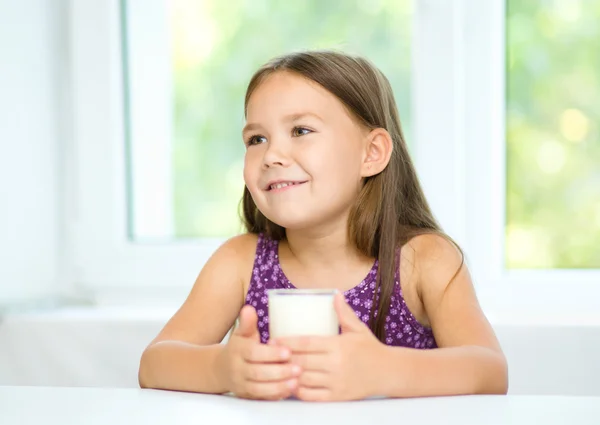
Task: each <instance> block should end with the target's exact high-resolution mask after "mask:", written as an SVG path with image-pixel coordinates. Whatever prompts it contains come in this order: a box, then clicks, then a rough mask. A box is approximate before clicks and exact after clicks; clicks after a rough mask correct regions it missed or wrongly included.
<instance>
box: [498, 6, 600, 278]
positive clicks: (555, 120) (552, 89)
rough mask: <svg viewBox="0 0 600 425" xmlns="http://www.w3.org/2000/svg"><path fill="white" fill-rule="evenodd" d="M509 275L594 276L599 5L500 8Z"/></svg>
mask: <svg viewBox="0 0 600 425" xmlns="http://www.w3.org/2000/svg"><path fill="white" fill-rule="evenodd" d="M507 5H508V16H507V18H508V20H507V193H506V196H507V210H506V214H507V223H506V242H507V243H506V247H507V248H506V259H507V260H506V263H507V267H508V268H541V267H543V268H600V128H599V123H600V71H599V70H600V26H599V25H598V22H600V0H587V1H579V0H572V1H561V0H555V1H544V0H527V1H524V0H508V2H507Z"/></svg>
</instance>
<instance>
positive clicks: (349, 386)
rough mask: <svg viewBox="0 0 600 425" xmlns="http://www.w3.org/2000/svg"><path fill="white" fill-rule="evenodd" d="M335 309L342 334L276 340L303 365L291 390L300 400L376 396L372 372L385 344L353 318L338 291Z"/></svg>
mask: <svg viewBox="0 0 600 425" xmlns="http://www.w3.org/2000/svg"><path fill="white" fill-rule="evenodd" d="M335 309H336V312H337V315H338V319H339V322H340V326H341V328H342V334H341V335H338V336H332V337H295V338H281V339H278V340H277V341H276V343H277V345H280V346H282V347H287V348H289V349H290V350H291V351H292V363H294V364H296V365H298V366H300V367H301V368H302V373H301V375H300V378H299V385H298V388H297V389H296V391H295V392H294V394H295V396H296V397H297V398H299V399H300V400H306V401H342V400H359V399H363V398H367V397H370V396H373V395H378V394H377V388H378V386H377V379H378V374H377V373H375V371H376V370H377V367H378V366H377V365H378V362H380V361H381V360H380V354H382V352H383V350H384V349H385V345H383V344H382V343H381V342H379V340H378V339H377V338H376V337H375V335H373V333H372V332H371V330H370V329H369V328H368V327H367V326H366V325H365V324H364V323H363V322H362V321H361V320H359V319H358V318H357V317H356V314H355V313H354V310H353V309H352V308H351V307H350V306H349V305H348V304H346V301H345V300H344V297H343V296H342V295H341V294H336V297H335Z"/></svg>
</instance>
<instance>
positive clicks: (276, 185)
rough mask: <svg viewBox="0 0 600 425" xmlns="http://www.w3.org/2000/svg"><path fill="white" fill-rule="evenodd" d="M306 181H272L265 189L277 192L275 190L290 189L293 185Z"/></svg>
mask: <svg viewBox="0 0 600 425" xmlns="http://www.w3.org/2000/svg"><path fill="white" fill-rule="evenodd" d="M304 183H306V182H305V181H304V182H279V183H273V184H272V185H270V186H269V187H268V188H267V191H269V192H277V191H281V190H284V189H290V188H292V187H294V186H300V185H301V184H304Z"/></svg>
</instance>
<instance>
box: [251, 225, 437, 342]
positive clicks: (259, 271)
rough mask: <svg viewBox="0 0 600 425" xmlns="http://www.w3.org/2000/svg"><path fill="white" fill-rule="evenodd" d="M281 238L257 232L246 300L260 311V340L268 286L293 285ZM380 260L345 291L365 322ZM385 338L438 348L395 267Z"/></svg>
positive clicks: (265, 332) (264, 337)
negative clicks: (282, 256)
mask: <svg viewBox="0 0 600 425" xmlns="http://www.w3.org/2000/svg"><path fill="white" fill-rule="evenodd" d="M278 252H279V242H278V241H274V240H271V239H269V238H267V237H266V236H265V235H263V234H259V235H258V244H257V246H256V255H255V258H254V267H253V269H252V279H251V281H250V287H249V288H248V294H247V295H246V304H248V305H251V306H253V307H254V308H255V310H256V313H257V315H258V331H259V333H260V336H261V341H262V342H263V343H266V342H267V341H268V340H269V311H268V303H267V290H270V289H294V288H295V286H294V285H293V284H292V283H291V282H290V281H289V280H288V278H287V277H286V276H285V274H284V273H283V271H282V270H281V265H280V264H279V255H278ZM377 267H378V261H377V260H375V263H374V264H373V267H372V268H371V270H370V271H369V274H368V275H367V276H366V277H365V278H364V279H363V281H362V282H360V283H359V284H358V285H357V286H355V287H354V288H352V289H350V290H348V291H346V292H344V296H345V298H346V302H347V303H348V304H349V305H350V306H351V307H352V308H353V309H354V312H355V313H356V316H357V317H358V318H360V319H361V320H362V321H363V322H365V323H366V322H368V321H369V317H370V312H371V308H372V307H373V295H374V294H373V292H374V290H375V282H376V277H377ZM384 327H385V333H386V339H385V342H386V344H387V345H390V346H395V347H409V348H436V347H437V345H436V342H435V339H434V337H433V332H432V330H431V329H430V328H427V327H425V326H423V325H421V324H420V323H419V322H418V321H417V320H416V319H415V317H414V316H413V314H412V313H411V312H410V310H409V309H408V307H407V306H406V303H405V302H404V297H403V296H402V289H401V287H400V275H399V272H398V271H396V277H395V283H394V290H393V293H392V297H391V305H390V309H389V313H388V315H387V316H386V318H385V326H384Z"/></svg>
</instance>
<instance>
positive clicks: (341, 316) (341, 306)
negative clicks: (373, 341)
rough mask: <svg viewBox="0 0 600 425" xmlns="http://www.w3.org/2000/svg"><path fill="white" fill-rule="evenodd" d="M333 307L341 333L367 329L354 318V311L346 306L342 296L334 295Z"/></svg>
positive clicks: (361, 322)
mask: <svg viewBox="0 0 600 425" xmlns="http://www.w3.org/2000/svg"><path fill="white" fill-rule="evenodd" d="M334 306H335V312H336V313H337V316H338V321H339V322H340V327H341V328H342V333H345V332H361V331H364V330H365V329H367V328H366V326H365V324H364V323H363V321H362V320H360V319H359V318H358V317H356V313H355V312H354V309H353V308H352V307H350V306H349V305H348V303H347V302H346V300H345V299H344V296H343V295H342V294H340V293H337V294H335V299H334Z"/></svg>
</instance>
